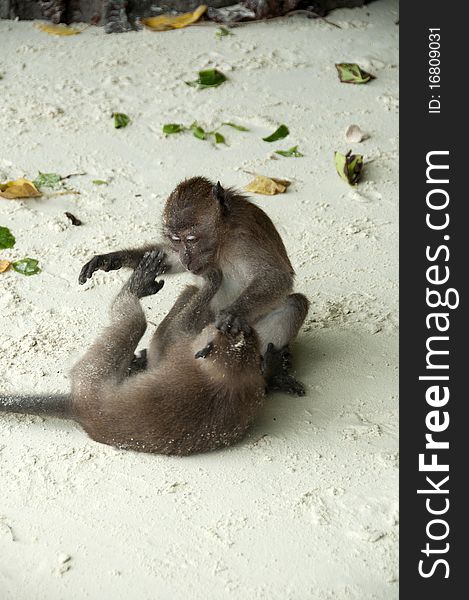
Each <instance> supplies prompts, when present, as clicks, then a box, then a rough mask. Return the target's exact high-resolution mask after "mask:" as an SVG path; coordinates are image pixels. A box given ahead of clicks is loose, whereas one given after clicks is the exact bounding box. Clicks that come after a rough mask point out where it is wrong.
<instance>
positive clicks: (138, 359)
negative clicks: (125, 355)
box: [128, 348, 148, 377]
mask: <svg viewBox="0 0 469 600" xmlns="http://www.w3.org/2000/svg"><path fill="white" fill-rule="evenodd" d="M147 364H148V359H147V349H146V348H144V349H143V350H141V351H140V352H139V354H138V355H137V354H135V355H134V357H133V359H132V362H131V363H130V365H129V370H128V376H129V377H131V376H132V375H135V373H140V371H145V369H146V368H147Z"/></svg>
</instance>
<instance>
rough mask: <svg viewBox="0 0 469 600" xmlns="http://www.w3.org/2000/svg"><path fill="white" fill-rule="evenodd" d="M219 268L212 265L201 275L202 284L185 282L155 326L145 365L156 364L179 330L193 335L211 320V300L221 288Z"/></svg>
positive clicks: (177, 335) (221, 276) (176, 337)
mask: <svg viewBox="0 0 469 600" xmlns="http://www.w3.org/2000/svg"><path fill="white" fill-rule="evenodd" d="M222 278H223V275H222V272H221V271H220V270H219V269H212V270H211V271H210V272H208V273H207V274H206V275H205V276H204V280H205V282H204V285H203V286H202V288H198V287H197V286H195V285H191V286H187V287H186V288H185V289H184V290H183V291H182V293H181V294H180V295H179V297H178V299H177V300H176V302H175V303H174V305H173V307H172V308H171V310H170V311H169V313H168V314H167V315H166V317H165V318H164V319H163V321H162V322H161V323H160V325H159V326H158V329H157V330H156V332H155V334H154V336H153V338H152V340H151V343H150V348H149V350H148V366H149V367H150V368H152V366H154V365H156V364H157V363H158V362H159V361H160V360H161V357H162V356H163V355H164V354H165V352H166V350H167V348H168V347H169V346H171V345H172V344H173V343H174V341H176V340H177V339H179V338H180V336H181V334H188V335H194V334H198V333H200V332H201V331H202V329H203V328H204V327H205V326H206V325H208V324H209V323H210V322H211V321H212V320H213V317H214V315H213V312H212V310H211V309H210V301H211V300H212V298H213V297H214V295H215V294H216V292H217V291H218V289H219V288H220V285H221V282H222Z"/></svg>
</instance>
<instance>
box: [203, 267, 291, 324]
mask: <svg viewBox="0 0 469 600" xmlns="http://www.w3.org/2000/svg"><path fill="white" fill-rule="evenodd" d="M292 283H293V276H292V274H291V273H288V272H285V271H281V270H279V269H272V268H269V269H268V270H266V271H263V272H259V274H258V275H256V276H255V277H254V278H253V279H252V280H251V281H250V283H249V284H248V285H247V287H246V288H245V289H244V290H243V291H242V293H241V294H240V295H239V296H238V298H237V299H236V300H235V301H234V302H233V303H232V304H231V305H230V306H227V307H226V308H224V309H223V310H221V311H220V312H219V313H218V315H217V317H216V320H215V326H216V327H217V328H218V329H220V331H223V332H225V333H226V332H227V331H231V332H232V333H234V334H236V333H237V332H239V331H244V332H245V333H246V334H249V333H250V332H251V328H250V326H249V325H248V323H247V322H248V321H250V320H252V319H254V318H256V317H258V316H260V315H261V314H262V313H264V312H266V311H267V310H268V309H269V308H270V307H272V306H275V304H277V302H279V301H280V300H281V299H282V298H285V297H286V296H287V295H288V294H289V293H290V291H291V289H292Z"/></svg>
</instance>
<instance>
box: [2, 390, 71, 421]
mask: <svg viewBox="0 0 469 600" xmlns="http://www.w3.org/2000/svg"><path fill="white" fill-rule="evenodd" d="M0 412H9V413H17V414H22V415H38V416H42V417H44V416H50V417H59V418H61V419H70V418H71V403H70V395H69V394H46V395H44V396H1V395H0Z"/></svg>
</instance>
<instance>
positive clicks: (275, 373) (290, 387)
mask: <svg viewBox="0 0 469 600" xmlns="http://www.w3.org/2000/svg"><path fill="white" fill-rule="evenodd" d="M290 368H291V354H290V349H289V347H288V345H287V346H284V347H283V348H280V349H279V350H277V349H276V348H275V346H274V345H273V344H269V345H268V346H267V350H266V352H265V354H264V356H263V357H262V374H263V375H264V378H265V381H266V386H267V392H272V391H279V392H286V393H287V394H292V395H294V396H304V395H305V393H306V390H305V386H304V385H303V384H302V383H301V381H298V380H297V379H295V377H293V375H290V373H289V370H290Z"/></svg>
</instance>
